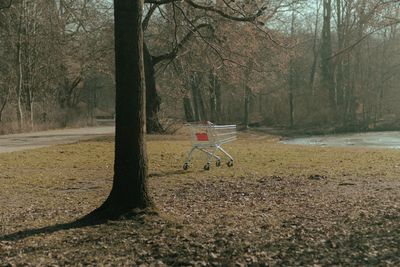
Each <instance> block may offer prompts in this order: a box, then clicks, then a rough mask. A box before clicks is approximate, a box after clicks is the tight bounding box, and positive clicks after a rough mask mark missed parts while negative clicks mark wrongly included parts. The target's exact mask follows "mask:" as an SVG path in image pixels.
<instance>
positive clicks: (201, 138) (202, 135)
mask: <svg viewBox="0 0 400 267" xmlns="http://www.w3.org/2000/svg"><path fill="white" fill-rule="evenodd" d="M196 137H197V141H208V135H207V134H206V133H196Z"/></svg>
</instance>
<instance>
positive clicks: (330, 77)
mask: <svg viewBox="0 0 400 267" xmlns="http://www.w3.org/2000/svg"><path fill="white" fill-rule="evenodd" d="M323 12H324V14H323V15H324V16H323V17H324V20H323V26H322V43H321V83H322V87H323V88H324V89H325V90H327V92H328V103H329V107H330V108H331V112H332V115H334V114H335V110H336V96H335V84H334V73H333V64H332V60H331V59H330V57H331V55H332V38H331V16H332V6H331V0H323Z"/></svg>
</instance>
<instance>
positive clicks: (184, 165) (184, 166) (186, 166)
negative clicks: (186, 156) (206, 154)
mask: <svg viewBox="0 0 400 267" xmlns="http://www.w3.org/2000/svg"><path fill="white" fill-rule="evenodd" d="M183 169H184V170H185V171H186V170H187V169H189V164H188V163H187V162H185V164H183Z"/></svg>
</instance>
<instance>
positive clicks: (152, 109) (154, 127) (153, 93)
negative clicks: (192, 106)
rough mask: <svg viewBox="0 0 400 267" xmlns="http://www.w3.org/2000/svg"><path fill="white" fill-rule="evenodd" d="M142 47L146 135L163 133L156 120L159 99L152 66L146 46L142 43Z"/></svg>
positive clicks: (157, 119)
mask: <svg viewBox="0 0 400 267" xmlns="http://www.w3.org/2000/svg"><path fill="white" fill-rule="evenodd" d="M143 46H144V50H143V51H144V69H145V78H146V131H147V133H163V132H164V128H163V127H162V125H161V123H160V120H159V118H158V112H159V111H160V104H161V98H160V96H159V95H158V93H157V87H156V78H155V70H154V64H153V60H152V56H151V54H150V51H149V49H148V48H147V46H146V44H145V43H144V44H143Z"/></svg>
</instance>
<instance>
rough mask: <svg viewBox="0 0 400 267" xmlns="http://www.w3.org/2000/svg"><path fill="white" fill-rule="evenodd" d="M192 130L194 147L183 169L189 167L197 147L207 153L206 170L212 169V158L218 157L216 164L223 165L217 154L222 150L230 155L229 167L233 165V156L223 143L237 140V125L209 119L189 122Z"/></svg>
mask: <svg viewBox="0 0 400 267" xmlns="http://www.w3.org/2000/svg"><path fill="white" fill-rule="evenodd" d="M188 126H189V128H190V130H191V140H192V149H191V150H190V152H189V154H188V156H187V158H186V161H185V163H184V164H183V169H184V170H187V169H188V168H189V163H190V160H191V159H192V155H193V152H194V151H195V150H196V149H197V150H199V151H201V152H204V153H205V154H207V163H206V165H204V170H209V169H210V164H211V160H212V158H215V159H216V163H215V165H216V166H217V167H219V166H221V158H220V157H219V156H217V155H216V153H217V152H218V151H221V152H222V153H223V154H224V155H226V156H227V157H228V161H227V163H226V164H227V165H228V167H232V166H233V158H232V156H231V155H229V154H228V152H226V151H225V150H224V149H223V148H222V147H221V145H223V144H225V143H228V142H231V141H234V140H236V125H215V124H213V123H211V122H209V121H207V122H202V123H191V124H188Z"/></svg>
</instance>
